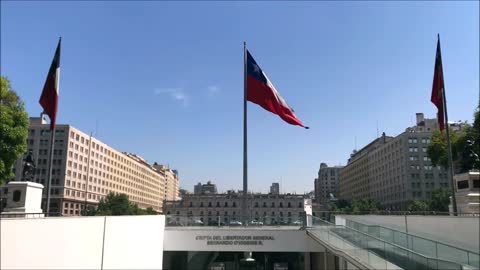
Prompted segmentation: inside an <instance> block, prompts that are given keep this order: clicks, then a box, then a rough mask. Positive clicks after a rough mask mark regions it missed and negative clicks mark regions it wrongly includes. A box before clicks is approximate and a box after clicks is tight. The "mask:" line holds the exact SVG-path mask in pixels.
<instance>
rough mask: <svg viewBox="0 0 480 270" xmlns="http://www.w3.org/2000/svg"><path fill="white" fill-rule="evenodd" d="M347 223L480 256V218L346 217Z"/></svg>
mask: <svg viewBox="0 0 480 270" xmlns="http://www.w3.org/2000/svg"><path fill="white" fill-rule="evenodd" d="M341 217H342V218H345V219H350V220H353V221H357V222H360V223H363V224H366V225H380V226H384V227H387V228H392V229H395V230H398V231H402V232H405V224H407V226H408V233H409V234H413V235H418V236H420V237H424V238H427V239H431V240H436V241H439V242H442V243H445V244H450V245H452V246H455V247H460V248H464V249H467V250H471V251H476V252H479V250H480V241H478V239H480V219H479V218H478V217H463V216H462V217H453V216H407V222H406V223H405V216H376V215H362V216H356V215H344V216H341Z"/></svg>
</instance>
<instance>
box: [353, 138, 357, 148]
mask: <svg viewBox="0 0 480 270" xmlns="http://www.w3.org/2000/svg"><path fill="white" fill-rule="evenodd" d="M354 141H355V148H354V150H357V136H354Z"/></svg>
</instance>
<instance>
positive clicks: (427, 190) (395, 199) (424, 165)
mask: <svg viewBox="0 0 480 270" xmlns="http://www.w3.org/2000/svg"><path fill="white" fill-rule="evenodd" d="M416 119H417V121H416V125H415V126H414V127H409V128H407V129H406V130H405V132H403V133H401V134H400V135H398V136H396V137H390V136H386V135H385V133H383V135H382V136H381V137H380V138H377V139H375V140H374V141H372V142H371V143H369V144H368V145H367V146H365V147H364V148H362V149H360V150H359V151H354V153H352V155H351V157H350V159H349V160H348V164H347V165H346V166H345V167H344V168H343V169H342V170H341V171H340V181H339V182H340V185H339V191H340V198H341V199H346V200H350V201H351V200H354V199H371V200H373V201H375V202H377V203H379V204H381V205H382V207H385V208H387V209H391V210H405V209H406V208H407V206H408V203H409V202H410V201H413V200H427V199H429V198H430V196H431V192H432V190H433V189H435V188H439V187H445V188H447V187H449V186H450V181H449V180H448V177H447V172H446V171H445V170H444V169H443V168H441V167H440V166H436V167H434V166H433V165H432V163H431V161H430V158H429V157H428V155H427V145H428V144H429V143H430V138H431V136H432V132H433V130H434V129H437V128H438V124H437V121H436V119H425V118H424V116H423V114H422V113H417V115H416Z"/></svg>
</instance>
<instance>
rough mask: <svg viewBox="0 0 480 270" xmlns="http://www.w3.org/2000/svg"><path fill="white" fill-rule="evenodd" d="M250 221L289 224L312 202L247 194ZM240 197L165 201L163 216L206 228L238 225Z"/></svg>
mask: <svg viewBox="0 0 480 270" xmlns="http://www.w3.org/2000/svg"><path fill="white" fill-rule="evenodd" d="M248 197H249V198H248V203H249V205H248V209H249V211H248V215H249V219H250V220H257V221H262V222H263V223H264V224H291V223H292V222H294V221H297V220H300V219H301V218H302V215H303V213H304V211H305V207H306V206H308V205H309V206H310V207H311V200H310V199H307V198H306V197H305V196H304V195H294V194H281V195H272V194H248ZM241 204H242V193H241V192H228V193H218V194H187V195H185V196H184V197H183V199H182V200H181V201H166V202H165V204H164V210H163V211H164V213H165V214H166V215H174V216H181V217H191V218H195V219H198V220H200V221H202V222H204V223H205V224H207V223H210V222H217V221H221V222H223V223H225V224H228V223H229V222H231V221H241V220H242V217H241V214H242V209H241Z"/></svg>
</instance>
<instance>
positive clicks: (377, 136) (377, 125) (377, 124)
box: [377, 120, 378, 138]
mask: <svg viewBox="0 0 480 270" xmlns="http://www.w3.org/2000/svg"><path fill="white" fill-rule="evenodd" d="M377 138H378V120H377Z"/></svg>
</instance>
